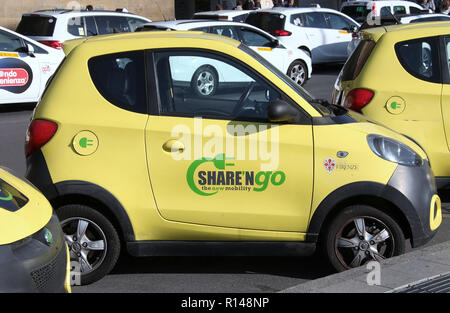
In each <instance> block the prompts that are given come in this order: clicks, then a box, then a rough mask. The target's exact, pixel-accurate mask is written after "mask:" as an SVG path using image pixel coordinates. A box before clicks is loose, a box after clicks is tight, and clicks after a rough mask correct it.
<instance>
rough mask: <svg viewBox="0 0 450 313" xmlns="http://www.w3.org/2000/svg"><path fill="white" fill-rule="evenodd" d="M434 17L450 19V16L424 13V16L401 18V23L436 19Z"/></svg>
mask: <svg viewBox="0 0 450 313" xmlns="http://www.w3.org/2000/svg"><path fill="white" fill-rule="evenodd" d="M434 17H447V18H449V19H450V15H447V14H442V13H433V14H429V13H424V14H417V15H408V16H404V17H401V18H400V21H402V22H403V21H413V20H417V19H421V18H434Z"/></svg>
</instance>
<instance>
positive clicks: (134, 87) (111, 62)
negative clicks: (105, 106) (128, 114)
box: [88, 51, 147, 113]
mask: <svg viewBox="0 0 450 313" xmlns="http://www.w3.org/2000/svg"><path fill="white" fill-rule="evenodd" d="M144 55H145V54H144V51H132V52H124V53H115V54H107V55H101V56H97V57H93V58H91V59H90V60H89V62H88V66H89V72H90V75H91V78H92V81H93V83H94V85H95V87H96V88H97V90H98V92H99V93H100V94H101V95H102V96H103V97H104V98H105V99H106V100H108V101H109V102H110V103H112V104H113V105H115V106H117V107H119V108H122V109H125V110H128V111H132V112H137V113H147V93H146V75H145V59H144V58H145V56H144Z"/></svg>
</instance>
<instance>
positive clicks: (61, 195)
mask: <svg viewBox="0 0 450 313" xmlns="http://www.w3.org/2000/svg"><path fill="white" fill-rule="evenodd" d="M55 188H56V191H57V194H56V195H55V197H53V198H51V199H49V200H50V203H51V204H52V206H53V208H55V210H56V211H57V210H58V208H59V207H61V206H63V205H67V204H81V205H86V206H89V207H91V208H93V209H95V210H96V211H98V212H99V213H101V214H103V215H104V216H105V217H106V218H107V219H108V220H109V221H110V222H111V223H112V224H113V226H114V227H115V228H116V229H117V231H118V234H119V237H120V239H121V241H122V242H129V241H135V235H134V231H133V227H132V224H131V221H130V219H129V217H128V214H127V213H126V211H125V209H124V207H123V206H122V204H121V203H120V202H119V200H117V198H116V197H115V196H114V195H112V194H111V193H110V192H109V191H107V190H106V189H104V188H103V187H100V186H98V185H95V184H93V183H90V182H85V181H64V182H59V183H57V184H55Z"/></svg>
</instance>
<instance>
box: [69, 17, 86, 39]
mask: <svg viewBox="0 0 450 313" xmlns="http://www.w3.org/2000/svg"><path fill="white" fill-rule="evenodd" d="M67 32H68V33H69V34H71V35H74V36H83V37H84V36H86V33H85V32H84V18H83V17H82V16H76V17H72V18H69V20H68V21H67Z"/></svg>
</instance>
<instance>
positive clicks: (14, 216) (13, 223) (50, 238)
mask: <svg viewBox="0 0 450 313" xmlns="http://www.w3.org/2000/svg"><path fill="white" fill-rule="evenodd" d="M69 260H70V259H69V254H68V248H67V244H66V243H65V240H64V233H63V231H62V229H61V226H60V223H59V220H58V218H57V217H56V215H54V214H53V209H52V207H51V205H50V203H49V202H48V201H47V199H45V197H44V196H43V195H42V194H41V193H40V192H39V191H38V190H37V189H35V188H34V187H32V186H31V185H29V184H28V183H27V182H25V181H24V180H22V179H20V178H18V177H17V176H15V175H14V174H13V173H12V171H11V170H9V169H7V168H5V167H0V277H1V279H0V292H1V293H5V292H8V293H10V292H14V293H16V292H20V293H22V292H33V293H34V292H70V290H71V289H70V268H69Z"/></svg>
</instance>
